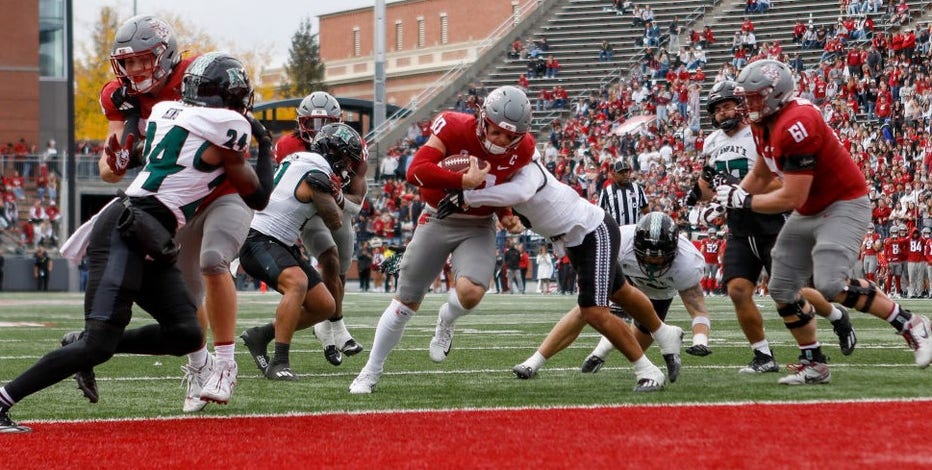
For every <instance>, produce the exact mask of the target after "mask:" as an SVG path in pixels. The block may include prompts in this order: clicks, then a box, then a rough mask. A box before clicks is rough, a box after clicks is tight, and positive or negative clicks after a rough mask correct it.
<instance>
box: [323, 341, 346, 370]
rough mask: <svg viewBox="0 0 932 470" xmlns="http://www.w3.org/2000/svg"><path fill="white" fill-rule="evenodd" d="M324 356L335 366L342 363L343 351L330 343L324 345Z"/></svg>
mask: <svg viewBox="0 0 932 470" xmlns="http://www.w3.org/2000/svg"><path fill="white" fill-rule="evenodd" d="M324 358H326V359H327V362H329V363H331V364H333V365H335V366H338V365H340V364H343V353H341V352H340V350H339V349H337V347H336V346H334V345H332V344H331V345H330V346H326V347H324Z"/></svg>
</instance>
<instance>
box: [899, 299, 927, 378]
mask: <svg viewBox="0 0 932 470" xmlns="http://www.w3.org/2000/svg"><path fill="white" fill-rule="evenodd" d="M900 335H902V336H903V338H904V339H906V343H907V344H909V347H910V348H912V349H913V354H914V355H915V356H916V365H917V366H919V368H920V369H925V368H926V367H929V364H930V363H932V323H930V322H929V318H928V317H926V316H925V315H918V314H915V313H914V314H913V318H912V319H911V320H910V321H909V324H908V325H907V326H906V330H904V331H903V332H902V333H900Z"/></svg>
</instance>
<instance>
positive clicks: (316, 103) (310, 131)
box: [298, 91, 343, 143]
mask: <svg viewBox="0 0 932 470" xmlns="http://www.w3.org/2000/svg"><path fill="white" fill-rule="evenodd" d="M342 120H343V110H342V109H341V108H340V102H339V101H337V99H336V98H334V97H333V95H331V94H330V93H327V92H325V91H315V92H314V93H311V94H310V95H307V96H305V97H304V99H303V100H301V104H299V105H298V133H299V134H300V135H301V139H302V140H304V141H305V142H307V143H311V142H313V141H314V136H315V135H316V134H317V131H319V130H320V128H322V127H324V126H325V125H326V124H330V123H333V122H340V121H342Z"/></svg>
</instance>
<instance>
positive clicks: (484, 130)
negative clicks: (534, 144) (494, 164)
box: [476, 110, 527, 155]
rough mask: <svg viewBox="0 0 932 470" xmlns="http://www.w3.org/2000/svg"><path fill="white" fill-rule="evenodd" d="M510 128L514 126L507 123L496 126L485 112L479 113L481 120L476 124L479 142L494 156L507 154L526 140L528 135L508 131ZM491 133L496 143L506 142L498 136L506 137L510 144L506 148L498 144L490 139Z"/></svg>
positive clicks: (511, 130)
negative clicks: (525, 137)
mask: <svg viewBox="0 0 932 470" xmlns="http://www.w3.org/2000/svg"><path fill="white" fill-rule="evenodd" d="M508 127H512V128H514V126H513V125H511V124H509V123H507V122H502V123H498V124H496V123H494V122H492V120H491V119H489V117H488V116H487V115H486V112H485V110H482V111H479V118H478V119H477V122H476V135H477V136H478V137H479V142H481V143H482V147H483V148H485V150H486V151H487V152H489V153H491V154H493V155H501V154H503V153H506V152H508V151H509V150H512V149H514V148H516V147H517V146H518V144H520V143H521V140H522V139H524V136H525V135H527V133H518V132H516V131H515V130H513V129H508ZM490 133H491V134H492V139H495V141H501V140H504V139H500V138H498V137H497V136H500V135H504V136H506V137H507V139H508V141H509V143H508V144H507V145H506V146H504V147H502V146H501V145H498V144H496V143H495V142H493V141H492V139H490V138H489V134H490Z"/></svg>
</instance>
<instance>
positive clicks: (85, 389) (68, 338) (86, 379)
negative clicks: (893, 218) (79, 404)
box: [61, 331, 100, 403]
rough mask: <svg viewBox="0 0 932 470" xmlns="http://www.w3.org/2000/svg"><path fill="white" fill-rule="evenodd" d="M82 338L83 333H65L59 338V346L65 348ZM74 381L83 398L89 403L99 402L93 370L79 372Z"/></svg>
mask: <svg viewBox="0 0 932 470" xmlns="http://www.w3.org/2000/svg"><path fill="white" fill-rule="evenodd" d="M83 336H84V331H71V332H68V333H65V336H62V338H61V345H62V347H65V346H67V345H69V344H71V343H74V342H75V341H78V340H79V339H81V337H83ZM74 380H75V382H77V383H78V389H79V390H81V393H83V394H84V397H85V398H87V399H88V400H90V402H91V403H97V401H98V400H100V394H99V393H98V392H97V377H96V376H95V375H94V369H93V368H90V369H84V370H79V371H78V372H76V373H75V374H74Z"/></svg>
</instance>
